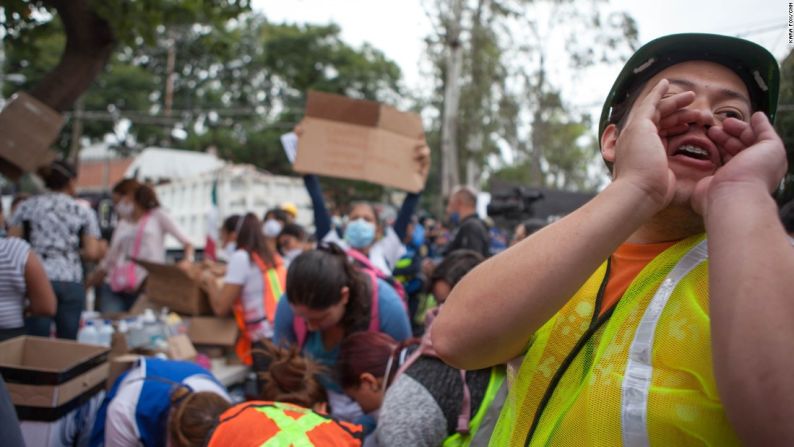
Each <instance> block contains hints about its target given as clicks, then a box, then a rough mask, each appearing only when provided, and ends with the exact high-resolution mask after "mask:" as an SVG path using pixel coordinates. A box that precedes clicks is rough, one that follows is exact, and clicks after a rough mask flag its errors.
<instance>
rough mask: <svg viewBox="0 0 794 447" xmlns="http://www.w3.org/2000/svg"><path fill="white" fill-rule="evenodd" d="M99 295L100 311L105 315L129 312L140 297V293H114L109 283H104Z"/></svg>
mask: <svg viewBox="0 0 794 447" xmlns="http://www.w3.org/2000/svg"><path fill="white" fill-rule="evenodd" d="M99 293H100V297H99V311H100V312H102V313H103V314H105V313H119V312H127V311H128V310H130V308H131V307H132V305H133V304H135V300H137V299H138V295H140V292H134V293H127V292H114V291H113V290H112V289H111V288H110V285H109V284H108V283H102V286H100V287H99Z"/></svg>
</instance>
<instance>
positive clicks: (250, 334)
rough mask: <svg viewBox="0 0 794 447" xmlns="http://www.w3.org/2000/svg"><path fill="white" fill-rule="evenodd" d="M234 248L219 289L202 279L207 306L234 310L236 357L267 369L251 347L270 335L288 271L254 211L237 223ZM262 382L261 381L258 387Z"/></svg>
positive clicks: (222, 311)
mask: <svg viewBox="0 0 794 447" xmlns="http://www.w3.org/2000/svg"><path fill="white" fill-rule="evenodd" d="M238 225H239V229H238V230H237V231H236V233H237V244H236V245H237V250H236V251H235V252H234V254H233V255H232V256H231V258H229V262H228V265H227V269H226V277H225V278H224V280H223V285H222V286H221V287H220V289H218V285H217V282H216V281H215V279H214V277H213V276H212V275H211V273H209V272H206V273H205V274H204V276H203V277H202V280H203V282H204V283H205V284H206V286H207V287H209V288H210V289H211V293H210V305H211V306H212V311H213V312H214V313H215V315H218V316H226V315H228V314H229V313H232V312H233V313H234V317H235V320H237V325H238V327H239V328H240V334H241V335H240V338H239V339H238V341H237V346H236V349H235V350H236V352H237V356H238V357H239V358H240V360H242V361H243V363H245V364H247V365H252V366H253V369H254V371H257V372H262V371H265V370H266V369H267V359H266V358H265V357H264V356H261V355H259V354H257V353H256V352H254V354H253V355H252V354H251V350H252V348H260V349H261V348H262V343H263V340H268V339H270V338H271V337H273V321H274V319H275V316H276V306H277V302H278V300H279V299H280V298H281V295H282V294H283V291H284V287H285V283H286V275H287V270H286V269H285V268H284V261H283V260H282V259H281V256H279V255H278V253H276V252H274V251H272V250H271V249H270V247H269V246H268V245H267V244H266V243H265V238H264V236H263V235H262V224H261V223H260V222H259V219H257V217H256V215H254V214H253V213H248V214H246V215H245V216H243V217H242V218H240V222H239V223H238ZM261 385H262V384H261V383H260V386H261Z"/></svg>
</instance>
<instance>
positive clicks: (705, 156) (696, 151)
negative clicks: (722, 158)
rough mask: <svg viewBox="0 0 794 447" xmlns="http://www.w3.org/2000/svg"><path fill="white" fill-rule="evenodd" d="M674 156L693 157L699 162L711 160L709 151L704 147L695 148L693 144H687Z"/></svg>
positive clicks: (677, 150)
mask: <svg viewBox="0 0 794 447" xmlns="http://www.w3.org/2000/svg"><path fill="white" fill-rule="evenodd" d="M673 155H684V156H686V157H691V158H694V159H697V160H711V156H710V155H709V151H708V150H707V149H703V148H702V147H698V146H693V145H691V144H685V145H683V146H681V147H679V148H678V149H676V151H675V153H674V154H673Z"/></svg>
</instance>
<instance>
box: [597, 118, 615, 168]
mask: <svg viewBox="0 0 794 447" xmlns="http://www.w3.org/2000/svg"><path fill="white" fill-rule="evenodd" d="M618 133H619V131H618V126H616V125H615V124H610V125H608V126H607V127H606V129H604V133H602V134H601V157H603V158H604V161H607V162H609V163H610V164H614V163H615V146H616V145H617V141H618Z"/></svg>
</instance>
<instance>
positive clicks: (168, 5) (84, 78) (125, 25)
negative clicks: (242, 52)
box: [0, 0, 249, 112]
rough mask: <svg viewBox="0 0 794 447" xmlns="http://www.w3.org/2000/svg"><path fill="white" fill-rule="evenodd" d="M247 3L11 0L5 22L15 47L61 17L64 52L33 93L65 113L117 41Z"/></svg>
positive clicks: (137, 39) (220, 17)
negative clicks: (38, 28)
mask: <svg viewBox="0 0 794 447" xmlns="http://www.w3.org/2000/svg"><path fill="white" fill-rule="evenodd" d="M248 8H249V0H169V1H166V0H147V1H132V2H131V1H126V0H6V1H4V2H3V3H2V6H0V12H2V14H3V20H2V22H0V26H2V27H3V29H4V31H5V38H6V40H7V41H10V42H11V43H12V46H15V45H24V44H25V43H26V41H27V40H28V39H29V38H30V36H31V32H33V34H35V31H34V30H35V29H36V28H37V27H38V26H41V25H42V24H44V23H47V22H49V21H50V20H52V17H53V16H55V15H57V17H58V18H59V19H60V21H61V23H62V25H63V30H64V34H65V37H66V41H65V45H64V48H63V53H62V54H61V57H60V60H59V62H58V63H57V65H55V66H54V68H52V69H51V70H50V71H49V72H48V73H47V74H46V75H45V76H44V77H43V78H42V79H40V80H39V81H38V82H37V83H36V85H35V86H34V87H33V88H32V89H31V91H30V93H31V95H33V96H34V97H36V98H38V99H39V100H41V101H42V102H43V103H45V104H47V105H49V106H50V107H52V108H53V109H55V110H57V111H60V112H63V111H65V110H68V109H69V108H70V107H71V106H72V105H73V104H74V102H75V101H76V100H77V98H79V97H80V95H82V94H83V92H84V91H85V90H86V89H87V88H88V86H89V85H91V83H92V82H93V81H94V79H95V78H96V77H97V76H98V75H99V73H100V72H101V71H102V69H103V68H104V67H105V65H106V64H107V62H108V60H109V59H110V56H111V54H112V51H113V48H114V46H115V44H116V43H117V42H122V43H126V44H134V45H138V44H140V43H142V42H143V41H151V40H152V39H153V36H154V33H155V31H156V30H157V28H158V27H159V26H163V25H166V24H173V23H183V24H184V23H195V22H214V23H216V24H217V23H224V22H225V21H226V20H228V19H230V18H232V17H235V16H237V15H238V14H240V13H241V12H243V11H245V10H247V9H248Z"/></svg>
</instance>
